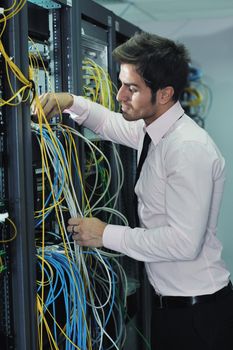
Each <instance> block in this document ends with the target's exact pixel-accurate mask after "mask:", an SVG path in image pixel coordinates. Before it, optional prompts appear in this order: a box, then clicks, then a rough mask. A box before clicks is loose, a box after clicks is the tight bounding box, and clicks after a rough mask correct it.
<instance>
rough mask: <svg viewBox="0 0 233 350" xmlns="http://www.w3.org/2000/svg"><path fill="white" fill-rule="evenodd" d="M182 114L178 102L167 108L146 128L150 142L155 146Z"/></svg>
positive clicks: (182, 111)
mask: <svg viewBox="0 0 233 350" xmlns="http://www.w3.org/2000/svg"><path fill="white" fill-rule="evenodd" d="M183 114H184V110H183V108H182V107H181V104H180V102H179V101H177V102H176V103H175V104H174V105H173V106H172V107H171V108H169V109H168V110H167V111H166V112H165V113H164V114H162V115H161V116H160V117H159V118H158V119H156V120H155V121H154V122H153V123H151V124H150V125H149V126H148V127H146V131H147V133H148V134H149V136H150V138H151V140H152V142H153V143H154V145H155V146H156V145H157V144H158V143H159V141H160V140H161V138H162V137H163V136H164V135H165V134H166V133H167V132H168V130H169V129H170V127H171V126H172V125H173V124H174V123H175V122H176V121H177V120H178V119H179V118H180V117H181V116H182V115H183Z"/></svg>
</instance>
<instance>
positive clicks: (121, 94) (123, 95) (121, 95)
mask: <svg viewBox="0 0 233 350" xmlns="http://www.w3.org/2000/svg"><path fill="white" fill-rule="evenodd" d="M116 99H117V101H118V102H122V101H127V100H128V99H129V94H128V93H127V90H126V88H125V87H124V86H121V87H120V89H119V90H118V93H117V96H116Z"/></svg>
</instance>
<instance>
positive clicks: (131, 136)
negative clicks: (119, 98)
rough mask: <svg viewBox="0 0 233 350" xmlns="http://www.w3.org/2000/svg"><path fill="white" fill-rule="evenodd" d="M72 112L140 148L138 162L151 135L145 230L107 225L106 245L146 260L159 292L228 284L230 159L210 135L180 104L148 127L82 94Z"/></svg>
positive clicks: (143, 185) (198, 291) (141, 196)
mask: <svg viewBox="0 0 233 350" xmlns="http://www.w3.org/2000/svg"><path fill="white" fill-rule="evenodd" d="M69 111H70V112H71V117H72V118H73V119H74V120H75V121H77V122H78V123H79V124H83V125H84V126H85V127H88V128H90V129H91V130H93V131H94V132H96V133H97V134H99V135H100V136H101V138H102V139H105V140H111V141H113V142H117V143H120V144H123V145H126V146H129V147H132V148H135V149H137V150H138V159H139V157H140V153H141V149H142V143H143V138H144V135H145V132H146V131H147V132H148V134H149V135H150V137H151V139H152V142H151V144H150V147H149V151H148V155H147V158H146V160H145V162H144V164H143V167H142V170H141V174H140V178H139V180H138V182H137V184H136V187H135V192H136V194H137V197H138V215H139V219H140V224H141V227H140V228H130V227H126V226H120V225H110V224H109V225H107V226H106V228H105V230H104V235H103V244H104V246H105V247H106V248H109V249H112V250H115V251H117V252H121V253H124V254H126V255H128V256H130V257H131V258H133V259H136V260H140V261H144V262H145V267H146V271H147V274H148V278H149V280H150V283H151V284H152V286H153V287H154V289H155V291H156V292H157V293H159V294H162V295H174V296H188V295H189V296H195V295H202V294H211V293H214V292H215V291H217V290H219V289H221V288H222V287H224V286H225V285H226V284H227V283H228V280H229V275H230V273H229V271H228V270H227V269H226V267H225V265H224V262H223V261H222V259H221V251H222V245H221V243H220V242H219V240H218V238H217V237H216V232H217V221H218V214H219V209H220V204H221V199H222V194H223V188H224V181H225V173H224V167H225V162H224V159H223V157H222V155H221V153H220V152H219V150H218V148H217V147H216V145H215V144H214V142H213V140H212V139H211V138H210V136H209V135H208V134H207V132H206V131H205V130H204V129H202V128H200V127H199V126H198V125H197V124H196V123H195V122H194V121H193V120H192V119H190V118H189V117H188V116H187V115H186V114H184V111H183V109H182V107H181V105H180V103H179V102H177V103H176V104H174V105H173V106H172V107H171V108H170V109H169V110H168V111H167V112H166V113H164V114H163V115H162V116H161V117H159V118H158V119H157V120H155V121H154V122H153V123H151V124H150V125H149V126H148V127H146V126H145V123H144V121H143V120H139V121H135V122H129V121H126V120H125V119H124V118H123V117H122V115H121V114H120V113H115V112H110V111H109V110H108V109H106V108H104V107H102V106H100V105H98V104H96V103H92V102H90V101H88V100H86V99H84V98H83V97H74V104H73V106H72V107H71V108H70V110H69ZM181 116H182V118H180V117H181Z"/></svg>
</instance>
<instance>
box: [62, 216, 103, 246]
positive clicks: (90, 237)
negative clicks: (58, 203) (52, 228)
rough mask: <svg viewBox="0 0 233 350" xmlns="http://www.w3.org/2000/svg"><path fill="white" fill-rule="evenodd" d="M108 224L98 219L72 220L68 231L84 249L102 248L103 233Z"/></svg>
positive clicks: (69, 222)
mask: <svg viewBox="0 0 233 350" xmlns="http://www.w3.org/2000/svg"><path fill="white" fill-rule="evenodd" d="M106 226H107V224H106V223H105V222H103V221H101V220H99V219H97V218H81V217H79V218H71V219H69V221H68V227H67V231H68V232H71V233H72V234H73V239H74V240H75V241H76V242H77V243H78V244H79V245H80V246H83V247H95V248H97V247H102V246H103V240H102V238H103V233H104V229H105V227H106Z"/></svg>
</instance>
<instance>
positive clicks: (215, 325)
mask: <svg viewBox="0 0 233 350" xmlns="http://www.w3.org/2000/svg"><path fill="white" fill-rule="evenodd" d="M151 350H233V291H232V292H230V294H228V295H227V296H224V297H223V298H221V299H219V300H217V301H214V302H208V303H204V304H197V305H194V306H189V307H184V308H164V309H159V308H155V307H152V322H151Z"/></svg>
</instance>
